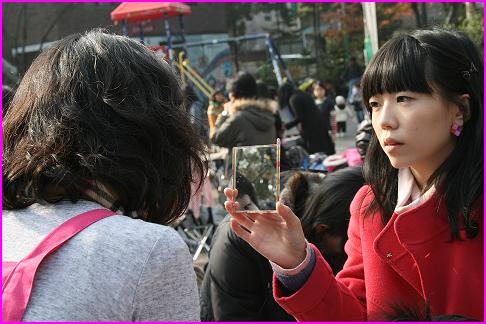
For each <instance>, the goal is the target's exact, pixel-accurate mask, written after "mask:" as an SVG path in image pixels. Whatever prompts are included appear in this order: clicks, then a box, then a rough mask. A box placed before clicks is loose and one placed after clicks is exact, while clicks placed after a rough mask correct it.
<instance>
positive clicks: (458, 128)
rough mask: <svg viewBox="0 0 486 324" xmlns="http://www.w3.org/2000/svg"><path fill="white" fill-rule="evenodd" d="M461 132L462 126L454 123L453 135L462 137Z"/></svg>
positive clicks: (452, 127)
mask: <svg viewBox="0 0 486 324" xmlns="http://www.w3.org/2000/svg"><path fill="white" fill-rule="evenodd" d="M461 132H462V126H461V125H459V124H458V123H456V122H454V123H452V126H451V133H452V134H454V135H455V136H457V137H459V135H461Z"/></svg>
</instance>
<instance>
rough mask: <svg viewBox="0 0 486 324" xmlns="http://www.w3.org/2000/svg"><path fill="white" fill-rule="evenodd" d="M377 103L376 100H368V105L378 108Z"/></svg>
mask: <svg viewBox="0 0 486 324" xmlns="http://www.w3.org/2000/svg"><path fill="white" fill-rule="evenodd" d="M378 106H379V104H378V102H376V101H370V107H371V108H378Z"/></svg>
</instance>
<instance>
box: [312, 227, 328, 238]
mask: <svg viewBox="0 0 486 324" xmlns="http://www.w3.org/2000/svg"><path fill="white" fill-rule="evenodd" d="M328 229H329V225H326V224H317V225H316V226H314V230H315V231H316V236H318V237H319V238H320V239H322V237H323V236H324V235H325V233H326V231H327V230H328Z"/></svg>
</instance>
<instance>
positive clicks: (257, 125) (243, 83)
mask: <svg viewBox="0 0 486 324" xmlns="http://www.w3.org/2000/svg"><path fill="white" fill-rule="evenodd" d="M257 95H258V92H257V83H256V81H255V79H254V78H253V76H252V75H251V74H249V73H245V72H242V73H240V74H238V77H237V78H236V80H234V81H233V82H232V83H231V84H230V86H229V96H230V102H228V103H226V105H225V109H226V110H225V111H223V112H222V113H221V114H220V116H219V117H218V120H217V121H216V130H215V132H214V134H213V137H212V141H213V143H214V144H216V145H218V146H221V147H227V148H228V149H229V152H231V150H232V148H233V147H235V146H246V145H264V144H275V142H276V136H277V133H276V130H275V117H274V114H275V113H276V107H275V105H272V104H270V102H269V101H268V100H261V99H258V98H257ZM230 161H231V154H229V155H228V159H227V167H226V172H227V173H228V167H229V166H230V165H231V164H230V163H229V162H230Z"/></svg>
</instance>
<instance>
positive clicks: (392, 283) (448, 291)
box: [273, 186, 484, 321]
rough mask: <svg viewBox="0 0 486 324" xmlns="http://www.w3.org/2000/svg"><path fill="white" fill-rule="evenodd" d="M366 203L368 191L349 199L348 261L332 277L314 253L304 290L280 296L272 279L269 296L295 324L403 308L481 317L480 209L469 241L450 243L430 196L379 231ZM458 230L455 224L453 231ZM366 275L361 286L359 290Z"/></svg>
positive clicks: (442, 210) (441, 211) (372, 316)
mask: <svg viewBox="0 0 486 324" xmlns="http://www.w3.org/2000/svg"><path fill="white" fill-rule="evenodd" d="M372 199H373V194H372V191H371V189H370V187H369V186H364V187H363V188H361V189H360V191H359V192H358V193H357V194H356V197H355V199H354V200H353V202H352V204H351V209H350V210H351V220H350V224H349V230H348V236H349V239H348V242H347V243H346V246H345V251H346V253H347V254H348V260H347V261H346V264H345V265H344V268H343V270H342V271H341V272H339V273H338V275H337V276H336V278H335V279H334V277H333V275H332V272H331V269H330V267H329V266H328V264H327V263H326V261H325V260H324V259H323V258H322V256H321V255H320V253H319V251H318V250H317V249H316V248H315V247H313V249H314V252H315V253H316V264H315V267H314V270H313V272H312V274H311V275H310V277H309V278H308V279H307V281H306V283H305V284H304V286H303V287H302V288H301V289H299V290H298V291H297V292H295V293H294V294H293V295H292V296H289V297H285V293H284V291H283V289H282V286H281V284H280V283H279V282H278V280H277V279H276V277H275V276H274V280H273V287H274V296H275V298H276V300H277V302H278V303H279V304H280V305H281V306H282V307H283V308H284V309H285V310H287V312H289V313H290V314H292V315H293V316H294V317H295V318H296V319H297V320H299V321H366V320H368V321H377V320H383V319H384V318H383V315H384V314H390V312H391V313H393V312H392V310H391V309H390V306H391V305H397V304H398V305H400V304H402V305H403V304H404V303H405V305H408V306H416V307H417V308H418V309H420V310H422V309H424V302H423V300H424V299H426V300H428V302H429V303H430V308H431V311H432V315H439V314H449V315H451V314H456V315H462V316H467V317H470V318H475V319H478V320H482V319H483V279H484V278H483V276H484V272H483V263H484V262H483V260H484V256H483V237H484V235H483V224H484V220H483V204H482V200H481V201H480V202H479V203H478V204H477V205H476V208H475V209H474V212H473V213H472V217H473V218H474V219H475V220H476V221H477V222H478V224H479V233H478V235H477V236H476V237H475V238H474V239H467V238H466V237H465V230H464V229H461V230H460V235H461V238H462V239H461V240H455V241H451V233H450V230H449V224H448V221H447V219H446V218H445V217H440V216H442V215H445V214H446V207H445V205H444V204H443V203H442V204H439V203H438V202H437V199H436V196H435V195H434V196H432V197H431V198H429V199H428V200H426V201H424V202H422V203H421V204H419V205H418V206H416V207H413V208H411V209H409V210H406V211H404V212H403V213H400V214H398V215H397V214H396V213H394V214H393V216H392V218H391V219H390V221H389V222H388V223H387V224H386V225H385V226H384V225H383V223H382V221H381V217H380V215H379V213H374V215H366V216H365V211H366V209H367V207H368V206H369V204H370V202H371V201H372ZM460 228H461V227H460ZM365 278H366V285H365Z"/></svg>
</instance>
